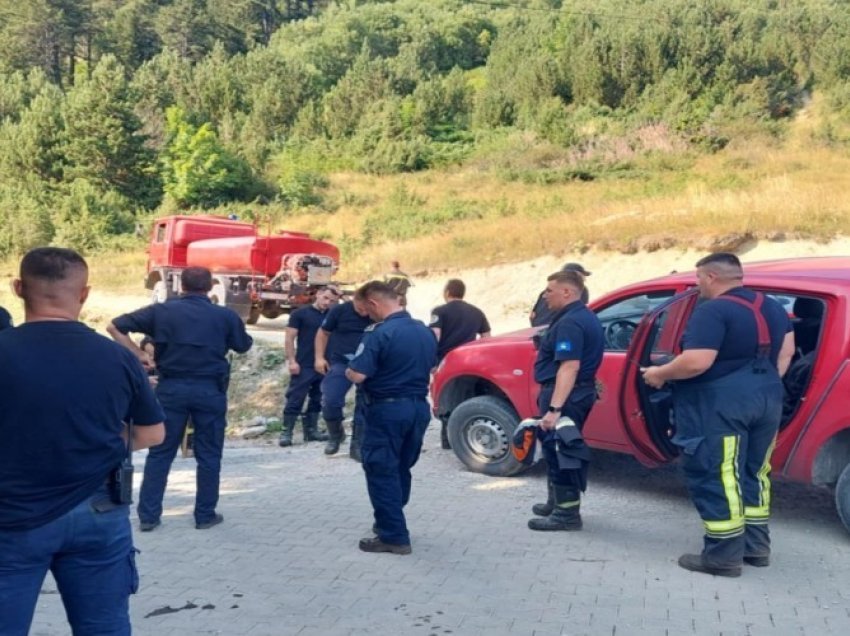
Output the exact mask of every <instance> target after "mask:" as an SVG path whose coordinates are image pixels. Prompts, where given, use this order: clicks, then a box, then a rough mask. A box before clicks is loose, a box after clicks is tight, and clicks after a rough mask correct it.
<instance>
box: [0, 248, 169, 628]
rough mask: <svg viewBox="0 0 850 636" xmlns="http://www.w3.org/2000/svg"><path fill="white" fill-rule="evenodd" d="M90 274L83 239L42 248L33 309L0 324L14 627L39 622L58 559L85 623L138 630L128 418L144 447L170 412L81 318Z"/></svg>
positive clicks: (2, 578)
mask: <svg viewBox="0 0 850 636" xmlns="http://www.w3.org/2000/svg"><path fill="white" fill-rule="evenodd" d="M87 279H88V267H87V265H86V262H85V260H83V258H82V257H81V256H80V255H79V254H77V253H76V252H74V251H73V250H69V249H63V248H58V247H42V248H36V249H34V250H31V251H30V252H28V253H27V254H26V256H24V258H23V260H22V261H21V266H20V278H18V279H17V280H15V281H14V283H13V284H14V290H15V293H16V294H17V295H18V296H19V297H21V298H22V299H23V301H24V310H25V320H24V322H23V324H21V325H20V326H18V327H16V328H15V329H6V330H4V331H3V332H2V333H0V360H2V361H3V364H2V365H0V404H2V405H3V407H2V408H0V440H2V443H0V634H4V636H25V635H26V634H27V633H28V632H29V628H30V624H31V622H32V618H33V612H34V610H35V607H36V602H37V601H38V598H39V592H40V590H41V585H42V582H43V581H44V577H45V575H46V574H47V572H48V570H49V571H51V572H52V573H53V578H54V579H55V580H56V584H57V586H58V588H59V593H60V594H61V596H62V603H63V604H64V606H65V610H66V613H67V616H68V622H69V623H70V625H71V629H72V630H73V633H74V634H112V635H129V634H130V617H129V595H130V594H131V593H133V592H135V591H136V587H137V586H138V574H137V572H136V566H135V553H136V551H135V549H134V548H133V536H132V530H131V528H130V521H129V507H128V505H127V503H126V501H124V500H123V499H122V498H121V497H119V496H118V493H117V492H116V491H117V488H115V487H114V486H117V484H118V482H117V481H116V479H115V477H114V474H115V471H116V468H118V467H119V466H120V465H121V464H122V461H123V460H124V459H125V458H126V456H127V453H128V450H127V442H126V436H127V431H126V427H125V426H124V424H123V422H127V421H130V420H132V421H133V422H134V423H135V426H134V427H133V432H132V435H133V440H132V448H133V449H141V448H147V447H148V446H150V445H152V444H159V443H160V442H161V441H162V440H163V437H164V434H165V433H164V427H163V425H162V419H163V414H162V409H161V408H160V407H159V404H157V401H156V398H155V397H154V394H153V390H152V389H151V388H150V386H149V385H148V380H147V377H146V375H145V371H144V369H142V366H141V365H140V364H139V362H138V360H136V359H135V358H134V357H133V356H132V355H131V354H130V353H128V352H127V351H125V350H124V349H123V348H122V347H120V346H118V345H116V344H115V343H114V342H112V341H111V340H109V339H107V338H104V337H103V336H100V335H98V334H97V333H95V332H94V331H93V330H91V329H89V328H88V327H86V326H85V325H83V324H82V323H81V322H78V320H79V315H80V310H81V308H82V306H83V303H84V302H85V301H86V298H87V297H88V293H89V287H88V285H87ZM111 476H112V477H111ZM111 486H113V487H111Z"/></svg>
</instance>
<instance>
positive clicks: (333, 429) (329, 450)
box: [325, 420, 345, 455]
mask: <svg viewBox="0 0 850 636" xmlns="http://www.w3.org/2000/svg"><path fill="white" fill-rule="evenodd" d="M325 424H327V425H328V443H327V444H325V455H336V454H337V453H338V452H339V445H340V444H342V442H343V440H344V439H345V429H344V428H343V427H342V420H325Z"/></svg>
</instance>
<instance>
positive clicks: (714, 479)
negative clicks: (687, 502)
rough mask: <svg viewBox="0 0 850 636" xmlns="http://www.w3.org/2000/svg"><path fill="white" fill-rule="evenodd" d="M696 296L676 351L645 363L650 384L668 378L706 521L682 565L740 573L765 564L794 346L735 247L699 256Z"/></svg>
mask: <svg viewBox="0 0 850 636" xmlns="http://www.w3.org/2000/svg"><path fill="white" fill-rule="evenodd" d="M697 281H698V285H699V290H700V295H701V296H702V297H703V298H705V299H707V301H706V302H703V303H702V304H700V305H699V306H697V308H696V309H695V310H694V313H693V315H692V316H691V318H690V320H689V321H688V324H687V326H686V328H685V334H684V337H683V339H682V353H681V354H680V355H679V356H677V357H676V358H674V359H673V360H672V361H671V362H669V363H667V364H664V365H661V366H657V367H649V368H647V369H644V370H643V377H644V380H645V381H646V383H647V384H649V385H650V386H652V387H655V388H661V387H662V386H663V385H664V383H665V382H669V381H671V380H675V382H674V384H673V412H674V417H675V423H676V433H675V435H674V437H673V442H674V443H675V444H677V445H678V446H679V447H680V448H681V449H682V453H683V458H684V459H683V468H684V472H685V477H686V479H687V482H688V489H689V491H690V493H691V498H692V499H693V501H694V505H695V506H696V508H697V510H698V511H699V513H700V516H701V517H702V520H703V525H704V528H705V538H704V547H703V550H702V553H701V554H684V555H682V556H681V557H680V558H679V565H680V566H681V567H683V568H685V569H686V570H691V571H694V572H704V573H707V574H714V575H719V576H740V574H741V566H742V564H743V563H747V564H749V565H754V566H766V565H768V564H769V563H770V535H769V533H768V525H767V524H768V519H769V516H770V480H769V478H768V475H769V473H770V455H771V453H772V451H773V444H774V440H775V438H776V433H777V431H778V429H779V422H780V418H781V416H782V381H781V379H780V378H781V376H782V375H783V374H784V373H785V371H786V370H787V368H788V365H789V363H790V361H791V356H792V355H793V353H794V334H793V331H792V327H791V323H790V320H789V319H788V315H787V314H786V312H785V310H784V309H783V308H782V306H781V305H780V304H779V303H778V302H776V301H775V300H773V299H771V298H769V297H767V296H765V295H764V294H762V293H760V292H754V291H752V290H749V289H747V288H745V287H743V286H742V281H743V269H742V267H741V262H740V261H739V260H738V257H737V256H735V255H734V254H729V253H726V252H720V253H716V254H711V255H709V256H706V257H705V258H703V259H701V260H700V261H699V262H698V263H697Z"/></svg>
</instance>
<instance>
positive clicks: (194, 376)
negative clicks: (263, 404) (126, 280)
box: [107, 267, 253, 532]
mask: <svg viewBox="0 0 850 636" xmlns="http://www.w3.org/2000/svg"><path fill="white" fill-rule="evenodd" d="M181 284H182V287H183V294H182V295H181V296H179V297H177V298H174V299H172V300H169V301H167V302H165V303H155V304H153V305H149V306H148V307H144V308H142V309H138V310H136V311H134V312H132V313H129V314H124V315H122V316H119V317H118V318H116V319H115V320H113V321H112V323H111V324H110V325H109V326H108V327H107V331H108V332H109V334H110V335H111V336H112V337H113V338H115V340H117V341H118V342H120V343H121V344H123V345H124V346H125V347H127V348H128V349H130V351H132V352H133V353H135V354H136V355H137V356H138V357H139V359H140V360H142V362H143V364H146V365H147V366H150V365H151V364H152V363H155V366H156V368H157V369H158V370H159V383H158V384H157V388H156V394H157V397H158V398H159V401H160V404H162V407H163V409H164V410H165V441H164V442H163V443H162V444H160V445H159V446H155V447H154V448H152V449H151V450H150V452H149V453H148V458H147V461H146V462H145V473H144V479H143V481H142V487H141V491H140V493H139V505H138V508H137V512H138V514H139V527H140V528H141V530H142V531H143V532H149V531H151V530H154V529H155V528H157V527H158V526H159V525H160V517H161V515H162V498H163V496H164V494H165V487H166V484H167V483H168V472H169V470H170V469H171V463H172V462H173V461H174V456H175V454H176V453H177V449H178V448H180V442H181V441H182V440H183V435H184V432H185V430H186V424H187V422H188V420H189V418H190V417H191V418H192V423H193V427H194V436H193V450H194V454H195V460H196V461H197V464H198V467H197V477H196V479H197V493H196V495H195V511H194V516H195V528H197V529H198V530H206V529H207V528H211V527H213V526H215V525H217V524H219V523H221V522H222V521H224V517H223V516H222V515H221V514H218V513H217V512H216V510H215V507H216V504H217V503H218V489H219V476H220V473H221V455H222V450H223V448H224V429H225V428H226V427H227V421H226V419H225V418H226V414H227V385H228V382H229V378H230V365H229V364H228V362H227V358H226V357H225V356H226V355H227V353H228V351H229V350H231V349H232V350H233V351H236V352H237V353H245V352H246V351H248V349H250V348H251V345H252V344H253V341H252V340H251V336H249V335H248V334H247V333H246V332H245V325H244V324H243V323H242V320H241V319H240V318H239V316H238V314H237V313H236V312H235V311H233V310H232V309H228V308H227V307H219V306H218V305H214V304H212V302H211V301H210V299H209V298H208V296H207V293H208V292H209V291H210V289H212V275H211V274H210V271H209V270H208V269H205V268H203V267H187V268H186V269H185V270H183V273H182V275H181ZM130 332H136V333H143V334H146V335H148V336H151V337H152V338H153V340H154V343H155V345H156V347H155V360H154V361H151V360H150V359H149V357H148V355H147V354H146V353H144V352H143V351H142V350H141V349H139V348H138V347H137V346H136V343H135V342H133V340H132V339H131V338H130V337H129V336H128V335H127V334H128V333H130Z"/></svg>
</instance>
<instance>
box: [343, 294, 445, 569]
mask: <svg viewBox="0 0 850 636" xmlns="http://www.w3.org/2000/svg"><path fill="white" fill-rule="evenodd" d="M355 299H356V300H357V301H358V302H360V303H362V304H363V305H364V306H365V307H366V308H367V311H368V312H369V315H370V316H371V318H372V319H373V320H375V321H376V322H378V324H376V325H375V326H374V328H371V329H370V330H369V331H368V332H367V335H366V336H365V337H364V339H363V342H362V343H361V344H360V346H358V348H357V352H356V353H355V355H354V357H353V358H352V360H351V362H350V363H349V365H348V369H347V370H346V376H347V377H348V379H349V380H351V381H352V382H355V383H357V384H358V385H361V386H362V387H363V401H364V403H365V405H366V421H367V426H366V429H365V432H364V436H363V447H362V454H363V471H364V473H365V474H366V487H367V489H368V491H369V499H370V501H371V502H372V508H373V510H374V514H375V525H374V529H375V531H376V534H377V536H375V537H369V538H365V539H361V540H360V549H361V550H363V551H364V552H389V553H392V554H410V552H411V547H410V534H409V533H408V530H407V523H406V520H405V518H404V511H403V510H404V506H405V505H407V502H408V500H409V499H410V487H411V474H410V469H411V468H412V467H413V465H414V464H415V463H416V461H417V460H418V459H419V453H420V451H421V450H422V439H423V437H424V436H425V431H426V429H427V428H428V424H429V422H430V421H431V412H430V409H429V406H428V385H429V382H430V378H431V369H432V368H433V367H434V365H435V364H436V362H437V341H436V339H435V338H434V335H433V334H432V333H431V332H430V330H429V329H428V327H426V326H425V325H424V324H423V323H422V322H420V321H418V320H414V319H413V318H411V317H410V314H408V313H407V312H406V311H405V310H404V308H403V307H402V306H401V298H400V297H399V295H398V294H397V293H396V292H395V290H393V288H392V287H390V286H389V285H387V284H386V283H382V282H380V281H372V282H370V283H366V284H365V285H363V286H362V287H361V288H360V289H358V290H357V293H356V295H355Z"/></svg>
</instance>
